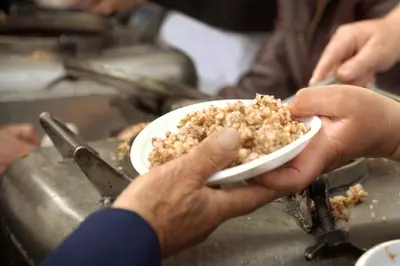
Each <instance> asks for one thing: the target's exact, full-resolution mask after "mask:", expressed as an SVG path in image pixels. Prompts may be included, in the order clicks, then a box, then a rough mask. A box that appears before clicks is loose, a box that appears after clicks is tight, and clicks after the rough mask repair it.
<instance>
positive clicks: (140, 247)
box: [41, 208, 161, 266]
mask: <svg viewBox="0 0 400 266" xmlns="http://www.w3.org/2000/svg"><path fill="white" fill-rule="evenodd" d="M71 265H73V266H106V265H107V266H110V265H113V266H128V265H129V266H139V265H140V266H160V265H161V251H160V246H159V242H158V237H157V234H156V233H155V231H154V230H153V228H152V227H151V226H150V225H149V224H148V223H147V222H146V221H145V220H144V219H143V218H142V217H140V216H139V215H138V214H136V213H134V212H131V211H128V210H122V209H113V208H107V209H104V210H101V211H98V212H96V213H94V214H92V215H90V216H89V217H88V218H87V219H86V220H85V221H84V222H83V223H82V224H81V225H80V226H79V227H78V228H77V229H76V230H75V231H74V232H73V233H72V234H71V235H70V236H69V237H67V239H65V241H64V242H63V243H62V244H61V245H60V246H59V247H58V248H57V249H56V250H55V251H54V252H53V253H52V254H50V255H49V256H48V257H47V258H46V260H45V261H44V262H43V263H42V264H41V266H71Z"/></svg>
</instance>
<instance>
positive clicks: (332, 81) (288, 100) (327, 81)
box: [282, 76, 339, 104]
mask: <svg viewBox="0 0 400 266" xmlns="http://www.w3.org/2000/svg"><path fill="white" fill-rule="evenodd" d="M336 83H339V79H338V78H337V77H336V76H329V77H327V78H326V79H324V80H322V81H320V82H318V83H317V84H315V85H314V86H313V87H319V86H327V85H332V84H336ZM295 97H296V94H295V95H292V96H290V97H289V98H286V99H285V100H283V101H282V102H283V103H286V104H289V103H291V102H292V101H293V99H294V98H295Z"/></svg>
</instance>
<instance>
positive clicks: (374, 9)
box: [356, 0, 399, 20]
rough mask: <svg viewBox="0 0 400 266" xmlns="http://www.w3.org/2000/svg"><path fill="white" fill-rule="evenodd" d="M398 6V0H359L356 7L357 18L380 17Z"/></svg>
mask: <svg viewBox="0 0 400 266" xmlns="http://www.w3.org/2000/svg"><path fill="white" fill-rule="evenodd" d="M396 6H399V1H398V0H359V1H358V5H357V7H356V17H357V20H364V19H375V18H381V17H383V16H385V15H387V14H388V13H389V12H390V11H391V10H393V8H395V7H396Z"/></svg>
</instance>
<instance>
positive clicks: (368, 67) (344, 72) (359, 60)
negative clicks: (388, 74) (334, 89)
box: [337, 42, 381, 83]
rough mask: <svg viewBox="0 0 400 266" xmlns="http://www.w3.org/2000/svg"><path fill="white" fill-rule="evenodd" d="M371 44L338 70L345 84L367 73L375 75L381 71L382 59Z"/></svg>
mask: <svg viewBox="0 0 400 266" xmlns="http://www.w3.org/2000/svg"><path fill="white" fill-rule="evenodd" d="M374 50H375V51H376V49H374V47H373V45H372V44H371V42H369V43H367V44H366V45H365V47H364V48H363V49H361V50H360V51H359V52H358V53H357V54H356V55H355V56H354V57H352V58H350V59H349V60H347V61H346V62H344V63H343V64H342V65H341V66H340V67H339V68H338V70H337V75H338V77H339V79H340V80H341V81H342V82H344V83H350V82H352V81H354V80H356V79H359V78H360V77H362V76H365V75H366V74H367V73H370V72H372V73H375V72H376V71H378V70H379V64H380V61H381V58H379V55H378V53H377V52H374Z"/></svg>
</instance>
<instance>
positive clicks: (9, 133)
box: [0, 124, 39, 174]
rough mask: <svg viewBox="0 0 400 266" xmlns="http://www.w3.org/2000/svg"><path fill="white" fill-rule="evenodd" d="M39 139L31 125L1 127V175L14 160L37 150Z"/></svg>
mask: <svg viewBox="0 0 400 266" xmlns="http://www.w3.org/2000/svg"><path fill="white" fill-rule="evenodd" d="M38 145H39V139H38V137H37V135H36V132H35V129H34V127H33V126H32V125H30V124H12V125H6V126H2V127H0V174H2V173H3V171H4V170H5V169H6V168H7V166H8V165H10V164H11V163H12V162H13V161H14V160H16V159H18V158H20V157H21V156H23V155H24V154H26V153H28V152H30V151H31V150H33V149H35V148H36V147H38Z"/></svg>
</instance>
